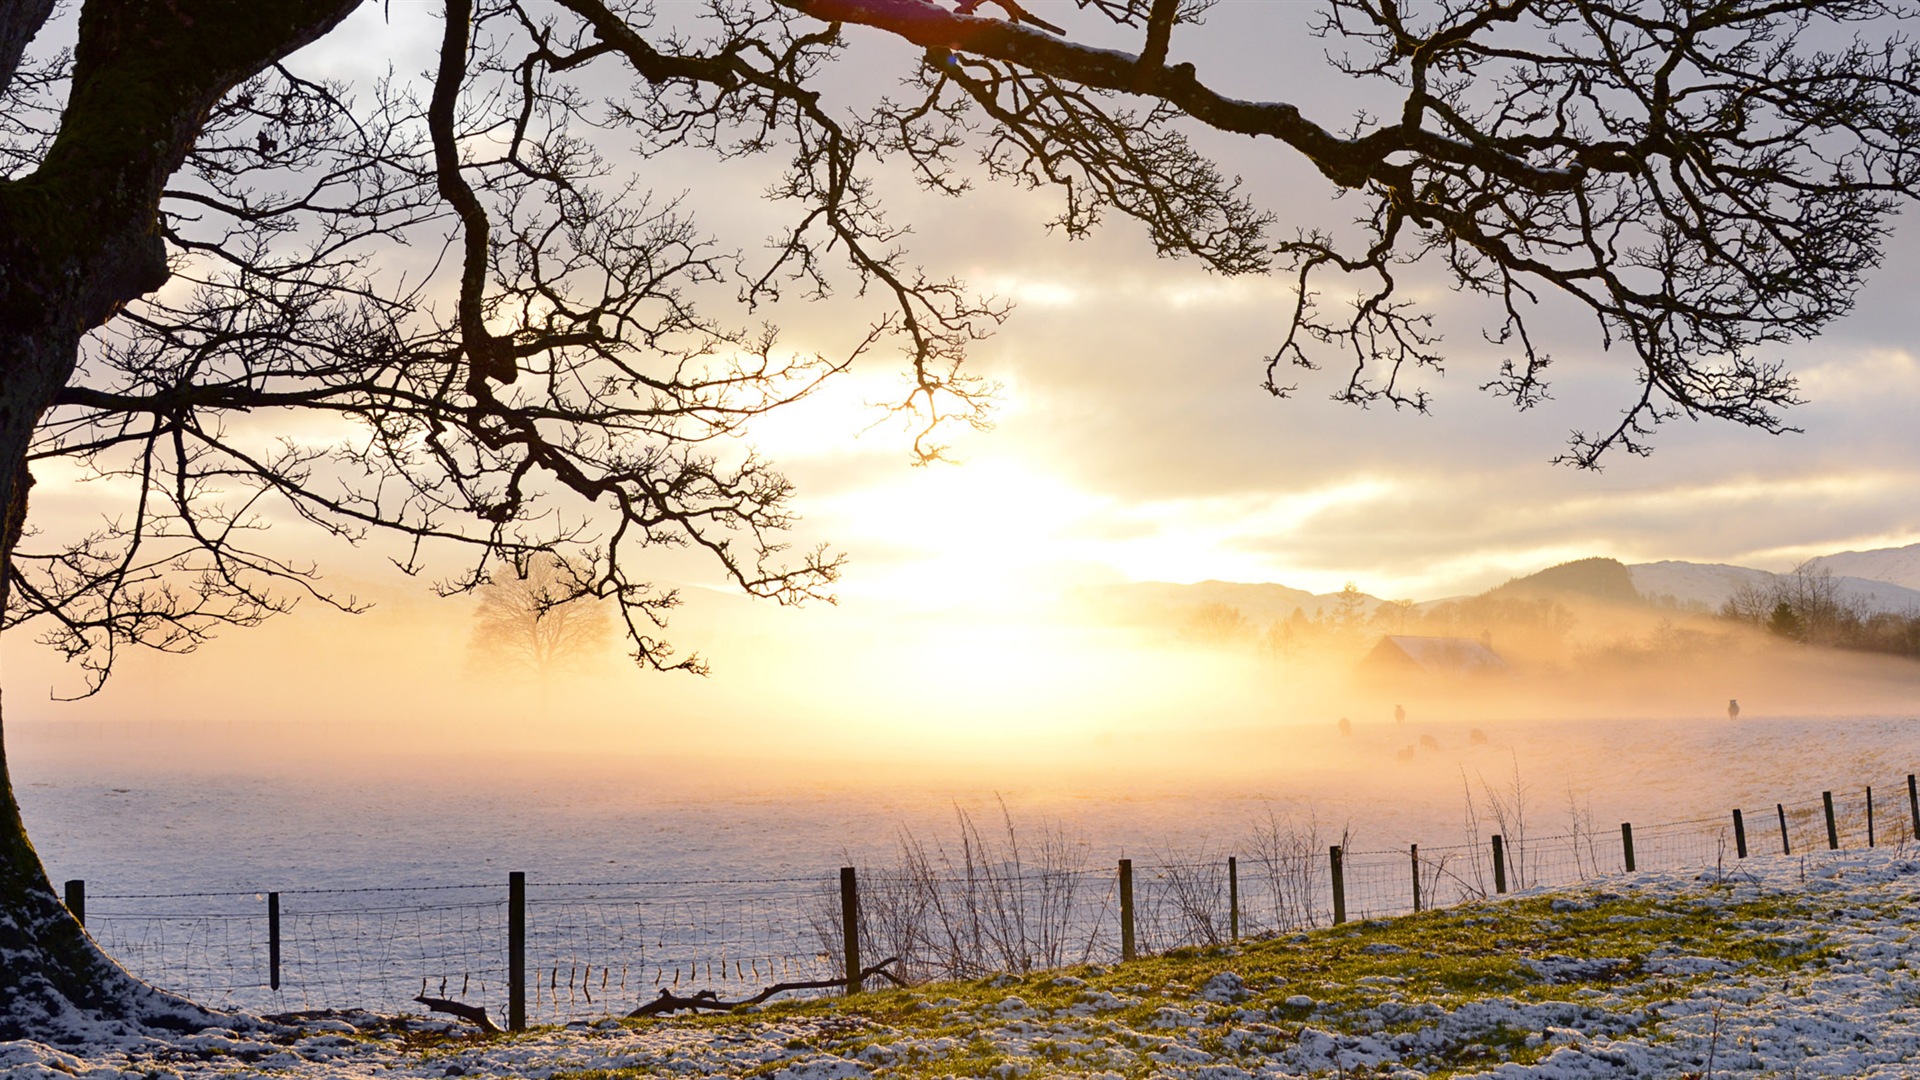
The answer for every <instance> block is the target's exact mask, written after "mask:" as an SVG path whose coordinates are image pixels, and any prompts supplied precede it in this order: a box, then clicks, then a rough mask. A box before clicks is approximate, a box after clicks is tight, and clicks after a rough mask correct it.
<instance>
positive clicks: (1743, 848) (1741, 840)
mask: <svg viewBox="0 0 1920 1080" xmlns="http://www.w3.org/2000/svg"><path fill="white" fill-rule="evenodd" d="M1733 850H1734V851H1736V852H1738V853H1739V855H1740V857H1741V858H1743V859H1744V858H1746V857H1747V823H1746V822H1745V821H1743V820H1741V818H1740V811H1738V810H1735V811H1734V812H1733Z"/></svg>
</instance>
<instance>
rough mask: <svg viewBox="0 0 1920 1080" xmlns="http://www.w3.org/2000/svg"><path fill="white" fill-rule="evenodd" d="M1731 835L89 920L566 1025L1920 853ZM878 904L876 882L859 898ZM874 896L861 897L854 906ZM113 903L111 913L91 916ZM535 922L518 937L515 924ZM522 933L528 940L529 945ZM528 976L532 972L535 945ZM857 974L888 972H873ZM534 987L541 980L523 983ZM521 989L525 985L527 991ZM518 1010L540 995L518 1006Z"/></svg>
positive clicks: (1818, 833)
mask: <svg viewBox="0 0 1920 1080" xmlns="http://www.w3.org/2000/svg"><path fill="white" fill-rule="evenodd" d="M1896 790H1897V794H1896V795H1895V797H1893V798H1888V797H1887V796H1885V795H1884V794H1883V795H1881V796H1879V797H1878V799H1877V800H1876V797H1875V796H1874V794H1873V789H1871V788H1867V789H1862V790H1861V791H1859V792H1854V793H1841V794H1835V793H1823V794H1822V797H1821V798H1820V799H1816V800H1805V801H1801V802H1795V803H1776V804H1774V805H1773V806H1770V807H1764V808H1755V809H1752V810H1750V811H1749V810H1738V811H1734V812H1732V813H1731V814H1729V815H1728V816H1727V817H1725V818H1702V819H1696V820H1690V821H1676V822H1662V823H1656V824H1650V825H1637V826H1636V825H1631V824H1623V825H1621V826H1619V827H1618V828H1617V829H1616V828H1613V827H1611V826H1606V827H1600V826H1591V825H1590V824H1589V823H1588V822H1585V821H1581V820H1578V819H1576V820H1575V822H1574V823H1573V827H1572V828H1571V829H1569V830H1568V831H1565V832H1562V833H1558V834H1555V835H1546V836H1537V835H1531V834H1529V833H1528V831H1527V830H1526V829H1525V828H1524V825H1523V824H1522V822H1521V821H1520V820H1519V815H1517V814H1516V815H1508V816H1506V818H1505V820H1502V821H1501V822H1499V824H1500V825H1501V827H1502V829H1503V831H1502V832H1499V833H1491V832H1488V833H1484V834H1475V835H1471V836H1470V837H1469V838H1468V842H1466V843H1462V844H1458V845H1453V846H1440V847H1417V846H1416V847H1410V848H1406V849H1400V850H1349V847H1348V845H1347V844H1346V842H1345V841H1346V839H1347V838H1346V837H1344V836H1342V837H1334V838H1330V839H1335V840H1338V841H1340V842H1339V843H1329V844H1324V845H1323V844H1322V843H1321V840H1322V839H1323V838H1322V837H1320V836H1319V835H1318V831H1317V829H1316V828H1315V827H1313V826H1312V825H1308V826H1307V827H1305V828H1295V827H1292V826H1290V825H1287V824H1285V823H1277V822H1273V821H1271V820H1269V822H1268V823H1267V826H1266V827H1265V828H1263V829H1262V830H1260V831H1257V832H1256V833H1255V834H1254V835H1253V836H1252V837H1251V838H1250V839H1249V840H1248V841H1247V849H1246V851H1245V852H1244V853H1242V854H1237V855H1235V854H1226V853H1219V854H1215V853H1198V854H1195V855H1194V856H1193V857H1191V858H1179V859H1174V858H1159V859H1157V860H1154V861H1149V862H1140V863H1139V864H1138V865H1136V864H1135V861H1134V860H1121V861H1120V864H1119V867H1118V873H1116V871H1115V868H1114V867H1113V866H1112V865H1111V864H1105V863H1102V864H1101V865H1097V866H1096V865H1093V863H1092V855H1091V852H1090V851H1089V850H1088V848H1087V846H1086V845H1085V844H1084V843H1075V842H1070V841H1068V840H1067V839H1065V838H1064V837H1063V836H1061V835H1060V834H1058V833H1054V834H1049V835H1047V836H1044V837H1042V838H1041V842H1040V843H1038V844H1035V845H1030V846H1028V847H1026V848H1022V847H1021V845H1020V843H1019V840H1018V838H1016V837H1015V836H1014V835H1013V833H1012V831H1011V829H1009V830H1008V832H1007V834H1006V835H1005V836H1004V837H1002V838H995V837H983V836H982V835H981V834H980V833H979V832H978V831H977V830H975V829H974V828H973V826H972V823H971V822H970V821H967V820H965V819H964V818H963V819H962V837H961V840H962V842H961V843H960V844H958V845H956V846H955V847H954V848H952V849H940V848H935V849H932V850H929V849H928V848H926V847H923V846H921V845H918V844H916V843H911V842H909V843H907V844H903V846H902V850H901V852H900V854H899V857H898V858H897V859H896V860H895V861H893V862H891V863H886V864H873V865H867V866H862V867H858V868H856V869H855V871H854V873H853V875H852V877H851V879H846V878H842V877H837V876H834V875H822V876H820V877H817V878H815V877H797V878H784V879H758V880H725V879H720V880H700V881H693V880H687V881H600V882H595V881H562V882H527V881H525V880H524V878H523V877H522V876H521V875H514V876H515V877H516V878H519V879H520V885H519V886H518V888H517V889H516V888H510V887H509V886H508V885H507V884H506V883H489V884H463V885H440V886H430V887H400V888H379V889H307V890H285V891H276V892H220V893H169V894H135V893H127V894H112V893H102V894H96V895H94V896H92V897H91V898H89V897H88V896H87V894H86V891H85V886H84V883H82V882H77V881H76V882H69V883H68V891H67V901H68V905H69V906H70V907H72V908H73V909H74V910H75V912H76V914H79V915H80V916H81V918H82V920H83V921H84V922H85V924H86V926H87V929H88V930H89V931H90V932H91V933H92V934H93V936H94V938H95V939H96V940H97V941H99V943H100V944H101V945H102V946H103V947H104V948H105V949H106V950H107V952H108V953H109V954H111V955H113V956H114V957H115V958H116V959H118V960H119V961H120V962H121V963H122V964H123V965H124V966H126V967H127V969H128V970H130V971H132V972H133V973H134V974H136V975H138V976H140V977H142V978H144V979H146V980H148V981H149V982H152V983H155V984H156V985H160V986H164V987H166V988H168V989H171V990H174V991H177V992H180V993H183V994H186V995H187V996H189V997H192V998H195V999H197V1000H200V1001H202V1002H205V1003H207V1004H210V1005H217V1006H224V1007H228V1008H237V1009H245V1010H248V1011H253V1012H267V1013H272V1012H284V1011H293V1010H309V1009H323V1008H365V1009H371V1010H374V1011H380V1012H418V1011H421V1010H422V1009H423V1006H422V1005H420V1004H419V1003H417V1002H416V1001H415V1000H414V999H415V998H416V997H422V996H424V997H433V998H441V999H446V1000H451V1001H458V1002H462V1003H467V1004H470V1005H475V1006H484V1007H486V1008H488V1009H489V1010H490V1012H491V1013H492V1015H493V1016H495V1017H496V1018H501V1019H502V1020H506V1019H508V1018H520V1019H524V1020H525V1021H526V1022H532V1023H563V1022H568V1021H573V1020H579V1019H585V1018H590V1017H599V1016H606V1015H609V1014H613V1015H620V1014H624V1013H626V1012H628V1011H630V1010H632V1009H633V1008H635V1007H636V1006H638V1005H640V1004H642V1003H644V1002H646V1001H647V1000H649V999H652V998H654V997H656V996H658V995H659V994H661V993H662V992H666V993H668V994H671V995H674V996H678V997H691V996H693V995H694V994H696V993H698V992H702V991H711V992H712V993H713V994H714V995H715V996H716V997H718V998H719V999H721V1000H723V1001H726V1000H739V999H741V998H744V997H747V996H750V995H752V994H753V993H754V992H756V991H758V990H761V989H763V988H765V987H767V986H770V985H773V984H776V983H786V982H825V981H828V980H839V981H841V982H842V983H843V984H844V981H845V979H846V973H847V964H848V960H849V959H850V957H849V950H848V949H847V948H846V941H845V935H846V931H845V928H846V926H847V925H848V911H849V909H848V906H847V902H848V900H849V899H852V907H851V911H852V912H853V918H854V923H855V925H856V926H857V928H858V943H857V949H855V950H852V952H853V953H854V957H852V959H853V960H854V962H855V963H856V964H859V965H860V966H862V967H865V966H867V964H868V963H871V962H872V961H878V960H881V959H883V958H884V959H890V960H891V961H892V963H890V964H889V965H888V967H887V970H888V973H889V974H890V975H892V976H894V977H897V978H899V979H901V980H903V981H906V982H921V981H926V980H929V979H936V978H975V977H980V976H983V975H986V974H990V973H993V972H999V971H1013V972H1029V971H1036V970H1044V969H1049V968H1058V967H1065V966H1070V965H1073V964H1079V963H1090V962H1091V963H1103V964H1105V963H1112V962H1114V961H1117V960H1122V959H1125V958H1128V957H1131V956H1135V955H1145V954H1151V953H1156V952H1164V951H1167V950H1171V949H1176V948H1181V947H1184V946H1193V945H1217V944H1225V943H1227V942H1230V941H1233V940H1236V939H1243V938H1257V937H1267V936H1273V935H1279V934H1290V933H1297V932H1299V931H1302V930H1307V929H1311V928H1314V927H1318V926H1325V925H1329V924H1331V923H1335V922H1339V921H1343V920H1347V919H1367V918H1377V917H1383V916H1391V915H1400V914H1405V913H1408V912H1413V911H1419V910H1429V909H1432V908H1437V907H1447V906H1452V905H1455V904H1459V903H1462V902H1466V901H1470V900H1475V899H1480V898H1484V897H1487V896H1492V895H1496V894H1498V893H1501V892H1514V891H1522V890H1526V889H1531V888H1537V887H1564V886H1568V885H1575V884H1579V883H1582V882H1588V881H1593V880H1596V879H1603V878H1609V877H1615V876H1618V875H1622V874H1626V873H1631V872H1635V871H1648V870H1675V869H1690V868H1717V869H1719V870H1720V871H1722V872H1730V871H1731V870H1732V869H1733V868H1734V865H1735V864H1736V863H1737V862H1738V860H1740V859H1742V858H1748V857H1762V856H1774V855H1814V854H1819V853H1822V852H1827V851H1831V850H1838V849H1846V848H1860V847H1867V846H1889V845H1898V844H1910V843H1912V842H1913V841H1914V837H1915V831H1916V829H1920V788H1917V787H1916V784H1915V779H1914V777H1913V776H1908V777H1907V778H1906V783H1905V784H1904V785H1902V786H1901V787H1900V788H1899V789H1896ZM855 883H857V884H855ZM849 889H852V890H854V891H853V892H852V893H850V892H849V891H848V890H849ZM89 900H91V904H90V903H89ZM516 914H517V916H518V919H517V920H516ZM516 925H517V926H519V927H523V928H524V929H523V931H522V930H517V929H516ZM516 946H517V947H518V950H519V951H518V954H517V955H516V954H515V947H516ZM858 957H865V958H867V960H866V961H864V962H863V961H860V960H859V959H858ZM516 967H517V968H518V978H517V979H516V977H515V976H516V970H515V969H516ZM516 984H517V985H516ZM516 991H517V992H516Z"/></svg>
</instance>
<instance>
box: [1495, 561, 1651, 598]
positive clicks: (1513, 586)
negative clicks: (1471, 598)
mask: <svg viewBox="0 0 1920 1080" xmlns="http://www.w3.org/2000/svg"><path fill="white" fill-rule="evenodd" d="M1485 595H1487V596H1490V597H1500V598H1506V597H1516V596H1561V597H1566V596H1578V597H1584V598H1586V599H1591V600H1603V601H1606V602H1608V603H1614V604H1638V603H1641V602H1642V601H1641V598H1640V592H1639V590H1638V585H1637V583H1636V582H1635V581H1634V579H1633V575H1632V574H1631V573H1629V572H1628V570H1627V568H1626V566H1624V565H1622V564H1621V562H1620V561H1619V560H1618V559H1576V560H1574V561H1573V562H1566V563H1561V564H1560V565H1558V566H1549V567H1547V568H1546V569H1545V570H1542V571H1540V572H1539V573H1537V574H1528V575H1527V576H1526V577H1518V578H1514V579H1513V580H1512V581H1509V582H1507V583H1506V584H1504V585H1501V586H1498V587H1496V588H1493V589H1489V590H1488V591H1487V592H1486V594H1485Z"/></svg>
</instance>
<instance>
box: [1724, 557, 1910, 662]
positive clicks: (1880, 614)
mask: <svg viewBox="0 0 1920 1080" xmlns="http://www.w3.org/2000/svg"><path fill="white" fill-rule="evenodd" d="M1718 614H1719V616H1720V617H1721V618H1723V619H1727V620H1729V621H1732V622H1738V623H1744V624H1746V625H1748V626H1752V627H1755V628H1757V629H1760V630H1764V631H1766V632H1767V633H1769V634H1772V635H1773V636H1775V637H1778V638H1781V639H1784V640H1787V641H1796V642H1800V643H1802V644H1805V645H1821V646H1825V647H1827V648H1832V649H1855V650H1859V651H1862V652H1877V653H1888V654H1891V655H1894V656H1906V657H1914V658H1920V611H1913V610H1908V611H1904V612H1892V611H1875V610H1873V609H1871V608H1870V607H1868V606H1867V604H1866V603H1865V602H1864V601H1863V600H1861V598H1860V597H1858V596H1856V595H1853V594H1851V593H1848V592H1846V591H1844V590H1843V589H1841V587H1840V584H1839V582H1837V581H1835V580H1834V578H1833V572H1832V571H1831V570H1828V569H1826V568H1824V567H1816V566H1813V565H1812V564H1810V563H1801V564H1800V565H1799V566H1796V567H1794V569H1793V572H1792V573H1788V574H1780V575H1777V576H1775V577H1774V578H1773V579H1772V580H1770V581H1767V582H1764V583H1762V582H1747V583H1745V584H1742V585H1741V586H1740V587H1739V588H1738V589H1735V590H1734V592H1733V595H1731V596H1729V597H1727V599H1726V601H1725V602H1724V603H1722V604H1721V605H1720V610H1719V613H1718Z"/></svg>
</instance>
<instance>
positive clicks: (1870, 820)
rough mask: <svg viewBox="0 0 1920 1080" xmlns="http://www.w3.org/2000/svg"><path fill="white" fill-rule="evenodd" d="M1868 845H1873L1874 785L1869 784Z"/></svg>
mask: <svg viewBox="0 0 1920 1080" xmlns="http://www.w3.org/2000/svg"><path fill="white" fill-rule="evenodd" d="M1867 846H1868V847H1872V846H1873V785H1872V784H1868V785H1867Z"/></svg>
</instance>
